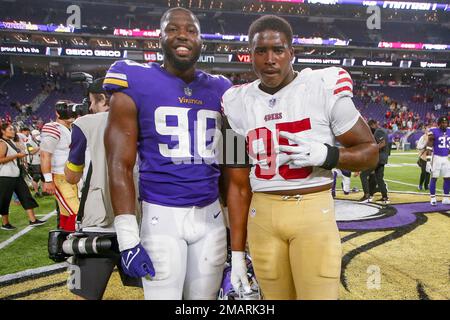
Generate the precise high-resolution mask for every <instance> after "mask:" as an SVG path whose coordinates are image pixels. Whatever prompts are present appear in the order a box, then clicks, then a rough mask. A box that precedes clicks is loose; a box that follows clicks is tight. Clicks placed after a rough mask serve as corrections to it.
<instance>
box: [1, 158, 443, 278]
mask: <svg viewBox="0 0 450 320" xmlns="http://www.w3.org/2000/svg"><path fill="white" fill-rule="evenodd" d="M416 161H417V153H415V152H414V151H411V152H407V153H404V152H395V151H394V152H393V153H392V155H391V157H390V158H389V164H390V166H388V167H386V169H385V179H386V180H387V183H388V186H389V191H412V192H417V191H418V190H417V185H418V181H419V175H420V168H419V167H418V166H417V165H416ZM441 183H442V182H441V181H439V182H438V193H439V189H440V188H441V186H442V184H441ZM339 185H340V181H338V186H339ZM351 186H352V187H358V188H359V189H360V190H361V182H360V179H359V177H352V184H351ZM361 195H362V193H361ZM37 201H38V203H39V208H37V210H36V214H37V215H45V214H47V213H49V212H51V211H53V210H54V209H55V202H54V199H53V197H44V198H39V199H37ZM10 220H11V223H12V224H13V225H15V226H16V227H17V230H16V231H14V232H11V231H4V230H0V243H1V242H3V241H5V240H7V239H8V238H10V237H11V236H13V235H14V234H15V233H17V232H20V230H23V229H24V228H26V227H27V226H28V218H27V215H26V213H25V211H24V210H23V209H22V207H21V206H17V205H14V204H12V205H11V211H10ZM55 227H56V217H55V216H53V217H51V218H50V219H49V220H48V222H47V223H46V224H45V225H43V226H40V227H36V228H34V229H33V230H31V231H30V232H29V233H27V234H25V235H24V236H22V237H20V238H19V239H18V240H16V241H14V242H13V243H12V244H10V245H8V246H6V247H5V248H3V249H0V275H5V274H9V273H15V272H18V271H23V270H26V269H30V268H37V267H41V266H46V265H50V264H52V263H53V261H51V260H50V259H48V253H47V236H48V231H49V230H51V229H54V228H55Z"/></svg>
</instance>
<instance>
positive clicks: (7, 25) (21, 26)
mask: <svg viewBox="0 0 450 320" xmlns="http://www.w3.org/2000/svg"><path fill="white" fill-rule="evenodd" d="M0 29H8V30H27V31H42V32H64V33H73V32H74V27H66V26H63V25H59V26H56V25H43V24H32V23H29V22H28V23H27V22H22V21H21V22H7V21H0Z"/></svg>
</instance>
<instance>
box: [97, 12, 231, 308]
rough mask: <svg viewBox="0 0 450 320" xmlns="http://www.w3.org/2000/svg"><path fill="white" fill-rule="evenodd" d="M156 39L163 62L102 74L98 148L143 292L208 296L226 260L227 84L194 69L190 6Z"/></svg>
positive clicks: (124, 246) (195, 27) (124, 250)
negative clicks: (107, 99) (221, 194)
mask: <svg viewBox="0 0 450 320" xmlns="http://www.w3.org/2000/svg"><path fill="white" fill-rule="evenodd" d="M160 43H161V47H162V50H163V53H164V63H163V65H162V66H160V65H158V64H156V63H150V64H138V63H135V62H132V61H119V62H116V63H114V64H113V65H112V66H111V68H110V69H109V71H108V73H107V74H106V77H105V81H104V87H105V88H106V89H107V90H108V91H110V92H112V93H113V94H112V97H111V108H110V113H109V120H108V126H107V129H106V132H105V146H106V153H107V162H108V172H109V178H110V179H109V181H110V190H111V196H112V204H113V209H114V213H115V215H116V217H115V221H114V226H115V229H116V232H117V238H118V242H119V248H120V250H121V255H122V265H123V266H124V269H125V270H128V273H129V274H130V275H131V276H135V277H143V278H142V281H143V287H144V295H145V298H146V299H171V300H178V299H182V298H185V299H215V298H216V296H217V292H218V291H219V288H220V283H221V280H222V273H223V268H224V264H225V260H226V230H225V220H224V216H223V214H221V206H220V204H219V201H218V178H219V175H220V169H219V164H218V155H217V154H216V150H217V146H218V144H219V140H220V131H221V114H220V107H221V106H220V101H221V97H222V95H223V93H224V92H225V91H226V90H227V89H228V88H229V87H230V86H231V83H230V81H229V80H227V79H226V78H224V77H221V76H212V75H209V74H207V73H204V72H202V71H199V70H196V69H195V64H196V62H197V60H198V58H199V56H200V50H201V45H202V42H201V39H200V25H199V21H198V19H197V18H196V17H195V16H194V15H193V14H192V12H190V11H189V10H186V9H182V8H173V9H169V10H168V11H167V12H166V13H164V15H163V16H162V18H161V36H160ZM136 154H138V156H139V162H138V164H139V195H140V199H141V200H142V223H141V227H140V230H139V227H138V222H137V220H136V217H135V214H134V213H135V206H134V201H133V199H134V195H135V192H136V191H135V189H134V185H133V179H132V177H133V175H132V172H133V166H134V164H135V160H136ZM149 277H150V278H151V280H150V279H147V278H149Z"/></svg>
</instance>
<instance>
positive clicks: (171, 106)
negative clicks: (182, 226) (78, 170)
mask: <svg viewBox="0 0 450 320" xmlns="http://www.w3.org/2000/svg"><path fill="white" fill-rule="evenodd" d="M103 86H104V89H105V90H107V91H108V92H110V93H113V92H118V91H120V92H123V93H125V94H126V95H128V96H130V97H131V98H132V99H133V101H134V103H135V104H136V108H137V112H138V125H139V136H138V153H139V173H140V176H139V192H140V199H141V200H144V201H146V202H149V203H154V204H159V205H164V206H172V207H189V206H199V207H203V206H206V205H208V204H211V203H213V202H214V201H216V200H217V198H218V194H219V190H218V178H219V175H220V170H219V165H218V154H217V152H216V151H217V150H216V149H217V147H218V143H219V138H220V129H221V128H220V126H221V113H220V106H221V98H222V95H223V93H224V92H225V91H226V90H227V89H228V88H229V87H230V86H231V83H230V81H229V80H228V79H226V78H224V77H222V76H213V75H209V74H207V73H204V72H202V71H198V70H197V71H196V72H195V80H194V81H192V82H191V83H189V84H186V83H185V82H184V81H183V80H182V79H180V78H178V77H176V76H174V75H172V74H170V73H168V72H167V71H166V70H165V69H163V68H161V67H160V66H159V64H157V63H150V64H139V63H136V62H134V61H130V60H124V61H117V62H116V63H114V64H113V65H112V66H111V67H110V69H109V70H108V72H107V74H106V77H105V81H104V83H103ZM124 147H126V146H124Z"/></svg>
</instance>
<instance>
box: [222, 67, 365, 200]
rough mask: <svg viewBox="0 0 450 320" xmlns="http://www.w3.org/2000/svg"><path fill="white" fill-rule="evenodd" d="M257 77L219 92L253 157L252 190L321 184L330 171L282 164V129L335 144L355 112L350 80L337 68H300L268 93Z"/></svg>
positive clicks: (350, 124) (328, 179) (352, 121)
mask: <svg viewBox="0 0 450 320" xmlns="http://www.w3.org/2000/svg"><path fill="white" fill-rule="evenodd" d="M260 83H261V82H260V80H256V81H254V82H252V83H249V84H246V85H242V86H235V87H232V88H230V89H229V90H228V91H227V92H225V94H224V96H223V112H224V114H225V116H226V117H227V120H228V123H229V125H230V126H231V128H232V129H233V130H234V131H235V132H236V133H237V134H238V135H241V136H244V137H245V138H246V141H247V148H248V150H247V151H248V155H249V157H250V159H251V160H252V162H253V166H252V169H251V173H250V181H251V185H252V190H253V191H254V192H257V191H260V192H263V191H275V190H293V189H302V188H309V187H314V186H321V185H326V184H329V183H331V182H332V173H331V171H330V170H325V169H322V168H319V167H303V168H302V167H298V166H295V165H293V164H292V163H286V160H283V159H286V157H285V156H284V157H283V154H281V153H277V151H276V150H278V146H280V145H293V144H292V142H291V141H289V140H287V139H285V138H283V137H280V135H279V133H280V131H287V132H290V133H294V134H296V135H299V136H303V137H307V138H308V139H312V140H316V141H319V142H322V143H328V144H330V145H334V143H335V137H336V136H340V135H342V134H344V133H345V132H347V131H348V130H350V129H351V128H352V127H353V126H354V125H355V123H356V122H357V121H358V118H359V117H360V114H359V112H358V111H357V110H356V108H355V106H354V104H353V102H352V100H351V97H352V96H353V95H352V90H353V82H352V80H351V77H350V75H349V74H348V73H347V72H346V71H345V70H344V69H342V68H337V67H330V68H325V69H320V70H314V71H313V70H311V69H310V68H307V69H303V70H302V71H301V72H300V73H297V75H296V77H295V79H294V80H293V81H292V82H291V83H290V84H289V85H287V86H286V87H284V88H282V89H281V90H279V91H278V92H276V93H275V94H273V95H271V94H268V93H266V92H264V91H262V90H261V89H260V88H259V84H260Z"/></svg>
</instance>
